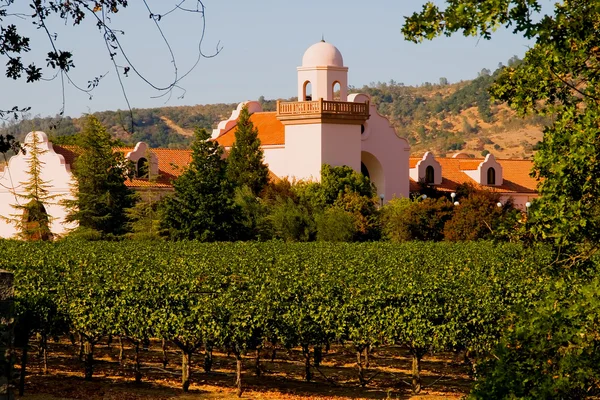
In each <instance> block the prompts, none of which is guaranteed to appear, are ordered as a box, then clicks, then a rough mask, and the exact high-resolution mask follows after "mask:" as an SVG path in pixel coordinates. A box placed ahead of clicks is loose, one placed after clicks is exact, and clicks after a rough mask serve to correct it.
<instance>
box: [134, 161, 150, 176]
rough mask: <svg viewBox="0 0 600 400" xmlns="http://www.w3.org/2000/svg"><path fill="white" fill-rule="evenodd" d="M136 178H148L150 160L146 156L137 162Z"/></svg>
mask: <svg viewBox="0 0 600 400" xmlns="http://www.w3.org/2000/svg"><path fill="white" fill-rule="evenodd" d="M135 177H136V178H148V160H147V159H145V158H144V157H142V158H140V159H139V160H138V162H137V170H136V173H135Z"/></svg>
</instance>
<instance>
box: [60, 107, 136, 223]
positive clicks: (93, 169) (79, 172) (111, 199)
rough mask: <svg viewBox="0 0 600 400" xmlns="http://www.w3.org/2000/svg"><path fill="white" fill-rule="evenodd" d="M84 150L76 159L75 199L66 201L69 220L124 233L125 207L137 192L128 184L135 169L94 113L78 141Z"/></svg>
mask: <svg viewBox="0 0 600 400" xmlns="http://www.w3.org/2000/svg"><path fill="white" fill-rule="evenodd" d="M78 145H79V147H80V148H81V150H82V152H81V154H80V155H79V157H78V158H77V160H76V161H75V165H74V170H73V175H74V176H75V179H76V180H77V189H76V190H74V193H73V197H74V200H65V201H64V203H65V205H66V206H67V207H68V208H69V210H70V211H69V214H68V215H67V221H69V222H72V221H76V222H77V223H78V224H79V226H80V227H82V228H89V229H93V230H96V231H99V232H101V233H102V234H115V235H119V234H123V233H125V232H126V230H127V222H128V221H127V215H126V211H125V210H126V209H127V208H130V207H132V206H133V204H134V202H135V197H134V194H133V193H132V192H131V191H130V190H129V189H128V188H127V186H125V180H126V179H127V177H128V176H131V171H132V168H131V166H130V165H129V164H128V163H127V162H126V160H125V156H124V155H123V153H120V152H113V149H112V141H111V137H110V134H109V133H108V132H107V131H106V129H105V128H104V127H103V126H102V125H101V124H100V122H99V121H98V120H97V119H96V118H95V117H93V116H88V117H87V119H86V122H85V128H84V130H83V132H82V133H81V136H80V137H79V142H78Z"/></svg>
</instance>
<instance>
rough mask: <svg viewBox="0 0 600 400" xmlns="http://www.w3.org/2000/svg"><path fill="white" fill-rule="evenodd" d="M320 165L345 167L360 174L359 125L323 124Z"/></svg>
mask: <svg viewBox="0 0 600 400" xmlns="http://www.w3.org/2000/svg"><path fill="white" fill-rule="evenodd" d="M321 129H322V136H323V144H322V148H321V157H322V158H321V164H329V165H331V166H334V167H340V166H342V165H347V166H349V167H352V169H354V170H355V171H356V172H360V149H361V144H360V125H349V124H323V125H322V128H321Z"/></svg>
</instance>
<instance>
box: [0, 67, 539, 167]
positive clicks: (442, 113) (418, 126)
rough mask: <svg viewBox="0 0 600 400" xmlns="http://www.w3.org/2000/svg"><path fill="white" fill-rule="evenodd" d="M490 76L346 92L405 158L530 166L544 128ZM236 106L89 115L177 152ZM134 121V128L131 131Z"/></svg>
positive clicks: (119, 132) (61, 137)
mask: <svg viewBox="0 0 600 400" xmlns="http://www.w3.org/2000/svg"><path fill="white" fill-rule="evenodd" d="M497 72H498V71H496V73H494V74H492V73H490V71H488V70H485V69H484V70H482V72H481V73H480V74H479V76H478V77H477V78H475V79H473V80H470V81H463V82H459V83H455V84H447V82H446V80H445V79H444V78H441V79H440V83H439V84H431V83H424V84H423V85H420V86H417V87H413V86H405V85H403V84H402V83H397V82H394V81H390V82H389V83H381V82H379V83H371V84H369V85H366V86H363V87H362V88H354V87H351V88H350V92H362V93H367V94H369V95H371V98H372V101H373V103H374V104H376V105H377V109H378V112H379V113H380V114H382V115H384V116H386V117H388V118H389V119H390V121H391V122H392V124H393V125H394V127H395V128H396V130H397V132H398V135H399V136H402V137H406V138H407V139H408V140H409V141H410V143H411V146H412V153H413V154H415V155H417V154H422V153H423V152H424V151H427V150H431V151H433V152H435V154H437V155H451V154H453V153H456V152H458V151H460V152H463V153H467V154H471V155H472V156H481V155H485V154H486V152H491V153H493V154H494V155H496V156H497V157H501V158H530V157H531V156H532V155H533V153H534V151H535V149H536V144H537V143H538V142H539V141H540V140H542V129H543V126H544V125H545V124H547V123H548V120H545V119H542V118H539V117H530V118H527V119H522V118H519V117H517V116H516V114H515V112H514V111H512V110H511V109H509V108H508V107H507V105H506V104H496V103H493V102H491V101H490V98H489V95H488V93H487V89H488V88H489V86H490V85H491V83H492V82H493V80H494V77H495V75H496V74H497ZM259 101H260V102H261V103H262V104H263V108H264V110H265V111H270V110H271V111H272V110H274V109H275V104H276V101H275V100H265V99H264V97H262V96H261V98H259ZM236 106H237V104H209V105H196V106H181V107H161V108H150V109H133V110H132V111H131V113H130V112H129V111H126V110H125V111H124V110H117V111H104V112H99V113H96V114H95V115H96V116H97V117H98V118H99V119H100V121H101V122H102V123H103V124H104V125H105V126H107V127H108V128H109V129H110V131H111V132H112V134H113V136H114V137H115V138H116V139H118V140H120V141H121V142H123V144H128V145H130V144H133V143H135V142H138V141H145V142H147V143H149V144H150V146H151V147H169V148H184V147H188V146H189V144H190V140H191V136H192V133H193V130H194V128H195V127H200V128H206V129H208V130H211V129H213V128H215V127H216V125H217V124H218V123H219V121H221V120H223V119H226V118H228V117H229V115H230V114H231V111H232V110H233V109H234V108H235V107H236ZM132 116H133V125H132ZM80 128H81V119H78V118H70V117H65V118H52V117H46V118H39V117H36V118H30V119H26V120H24V121H20V122H19V123H16V124H6V123H5V124H4V125H3V126H2V127H1V128H0V133H11V134H13V135H14V136H16V137H17V138H20V139H22V138H23V137H24V135H25V133H26V132H28V131H30V130H32V129H39V130H43V131H45V132H47V133H48V134H49V135H50V137H51V138H52V140H54V141H55V142H59V143H63V144H68V143H71V142H73V139H74V136H73V135H75V134H76V133H77V132H78V131H79V130H80Z"/></svg>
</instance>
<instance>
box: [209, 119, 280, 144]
mask: <svg viewBox="0 0 600 400" xmlns="http://www.w3.org/2000/svg"><path fill="white" fill-rule="evenodd" d="M250 121H252V123H253V124H254V127H255V128H256V129H258V138H259V139H260V143H261V144H262V145H263V146H269V145H282V144H285V128H284V126H283V124H282V123H281V121H279V120H278V119H277V113H276V112H257V113H254V114H252V115H251V116H250ZM235 132H236V127H235V126H234V127H233V128H231V129H230V130H228V131H227V132H225V133H223V134H221V136H219V137H218V138H217V139H216V140H217V142H219V144H220V145H221V146H223V147H231V146H232V145H233V142H235Z"/></svg>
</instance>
